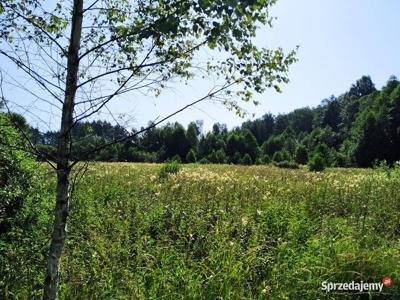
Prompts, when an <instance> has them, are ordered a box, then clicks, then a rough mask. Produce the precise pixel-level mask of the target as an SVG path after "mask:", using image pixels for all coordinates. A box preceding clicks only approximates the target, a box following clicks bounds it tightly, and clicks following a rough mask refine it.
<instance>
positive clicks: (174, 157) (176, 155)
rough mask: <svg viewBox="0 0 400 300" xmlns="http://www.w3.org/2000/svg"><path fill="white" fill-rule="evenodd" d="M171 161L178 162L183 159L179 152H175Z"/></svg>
mask: <svg viewBox="0 0 400 300" xmlns="http://www.w3.org/2000/svg"><path fill="white" fill-rule="evenodd" d="M170 161H176V162H177V163H181V162H182V159H181V157H180V156H179V155H178V154H175V155H174V156H173V157H172V158H171V160H170Z"/></svg>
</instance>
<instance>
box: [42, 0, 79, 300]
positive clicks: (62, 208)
mask: <svg viewBox="0 0 400 300" xmlns="http://www.w3.org/2000/svg"><path fill="white" fill-rule="evenodd" d="M82 19H83V0H74V2H73V9H72V23H71V35H70V42H69V48H68V57H67V59H68V63H67V79H66V86H65V96H64V103H63V109H62V119H61V128H60V136H59V139H58V146H57V195H56V208H55V219H54V228H53V234H52V240H51V245H50V252H49V255H48V257H47V272H46V278H45V282H44V294H43V299H46V300H47V299H56V297H57V293H58V286H59V276H60V260H61V254H62V250H63V248H64V244H65V239H66V237H67V217H68V204H69V175H70V166H69V156H70V153H71V151H70V150H71V128H72V125H73V112H74V105H75V95H76V89H77V81H78V70H79V49H80V41H81V35H82Z"/></svg>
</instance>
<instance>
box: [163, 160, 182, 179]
mask: <svg viewBox="0 0 400 300" xmlns="http://www.w3.org/2000/svg"><path fill="white" fill-rule="evenodd" d="M180 169H181V165H180V164H179V162H177V161H175V160H173V161H171V162H168V163H166V164H164V165H163V166H162V167H161V169H160V171H159V172H158V176H159V177H160V178H166V177H168V175H169V174H176V173H178V172H179V171H180Z"/></svg>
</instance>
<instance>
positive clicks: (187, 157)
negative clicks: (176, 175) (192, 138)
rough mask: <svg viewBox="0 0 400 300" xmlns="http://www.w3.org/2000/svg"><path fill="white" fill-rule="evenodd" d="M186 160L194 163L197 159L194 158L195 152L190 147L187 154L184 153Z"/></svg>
mask: <svg viewBox="0 0 400 300" xmlns="http://www.w3.org/2000/svg"><path fill="white" fill-rule="evenodd" d="M186 161H187V162H188V163H195V162H196V161H197V159H196V153H195V152H194V150H193V149H190V151H189V152H188V154H187V155H186Z"/></svg>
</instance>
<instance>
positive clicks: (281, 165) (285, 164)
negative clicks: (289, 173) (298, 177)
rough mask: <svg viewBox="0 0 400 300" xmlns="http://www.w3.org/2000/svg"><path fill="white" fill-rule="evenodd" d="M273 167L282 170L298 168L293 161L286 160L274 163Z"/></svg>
mask: <svg viewBox="0 0 400 300" xmlns="http://www.w3.org/2000/svg"><path fill="white" fill-rule="evenodd" d="M274 165H275V166H277V167H279V168H283V169H298V168H299V164H298V163H296V162H294V161H288V160H284V161H280V162H276V163H274Z"/></svg>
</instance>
